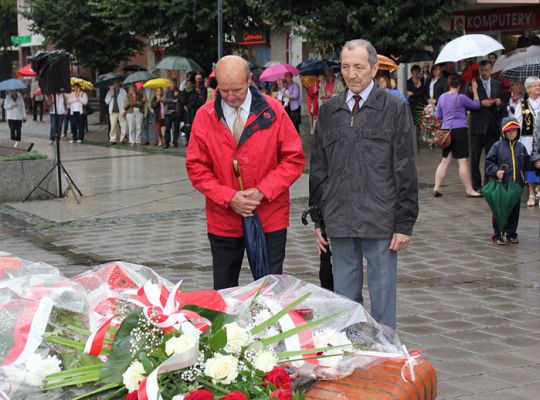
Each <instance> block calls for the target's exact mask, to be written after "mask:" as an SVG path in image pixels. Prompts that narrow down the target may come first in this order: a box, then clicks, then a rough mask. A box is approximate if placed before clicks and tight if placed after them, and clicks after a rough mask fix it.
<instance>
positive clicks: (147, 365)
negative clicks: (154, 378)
mask: <svg viewBox="0 0 540 400" xmlns="http://www.w3.org/2000/svg"><path fill="white" fill-rule="evenodd" d="M137 359H138V360H139V361H140V362H141V364H142V365H143V367H144V371H145V372H146V373H147V374H149V373H151V372H152V371H153V370H154V368H155V367H154V364H153V363H152V361H151V360H150V359H149V358H148V356H147V355H146V354H145V353H143V352H142V351H141V352H139V356H138V357H137Z"/></svg>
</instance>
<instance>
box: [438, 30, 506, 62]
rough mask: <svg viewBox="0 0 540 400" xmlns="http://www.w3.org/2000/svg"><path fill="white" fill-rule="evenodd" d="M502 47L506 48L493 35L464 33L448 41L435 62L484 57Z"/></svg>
mask: <svg viewBox="0 0 540 400" xmlns="http://www.w3.org/2000/svg"><path fill="white" fill-rule="evenodd" d="M502 49H504V46H503V45H502V44H500V43H499V42H497V41H496V40H495V39H493V38H492V37H491V36H488V35H482V34H474V35H463V36H460V37H458V38H456V39H454V40H452V41H450V42H448V43H447V44H446V45H445V46H444V47H443V49H442V50H441V52H440V53H439V56H438V57H437V59H436V60H435V64H440V63H444V62H458V61H461V60H465V59H467V58H471V57H482V56H485V55H487V54H489V53H493V52H495V51H498V50H502Z"/></svg>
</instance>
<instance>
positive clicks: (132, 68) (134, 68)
mask: <svg viewBox="0 0 540 400" xmlns="http://www.w3.org/2000/svg"><path fill="white" fill-rule="evenodd" d="M122 71H126V72H136V71H148V69H146V68H145V67H143V66H142V65H137V64H129V65H126V66H125V67H124V68H122Z"/></svg>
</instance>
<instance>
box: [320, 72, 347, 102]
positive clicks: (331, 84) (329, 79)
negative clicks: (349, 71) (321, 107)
mask: <svg viewBox="0 0 540 400" xmlns="http://www.w3.org/2000/svg"><path fill="white" fill-rule="evenodd" d="M343 89H344V86H343V83H342V82H341V79H339V78H336V76H335V75H334V71H333V70H332V68H326V70H325V71H324V81H323V82H322V84H321V87H320V88H319V100H320V101H321V103H324V102H325V101H326V100H328V99H329V98H330V97H333V96H336V95H337V94H339V93H341V91H342V90H343Z"/></svg>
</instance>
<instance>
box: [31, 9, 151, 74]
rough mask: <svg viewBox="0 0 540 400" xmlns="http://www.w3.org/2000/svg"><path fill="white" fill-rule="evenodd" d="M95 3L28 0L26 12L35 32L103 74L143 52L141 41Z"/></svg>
mask: <svg viewBox="0 0 540 400" xmlns="http://www.w3.org/2000/svg"><path fill="white" fill-rule="evenodd" d="M98 3H99V2H94V1H92V0H54V1H50V0H27V4H28V6H29V8H28V9H27V10H25V11H24V12H23V15H25V17H26V18H28V19H29V20H31V21H32V27H31V28H32V30H33V31H34V32H36V33H40V34H41V35H43V36H44V37H45V38H46V40H47V41H48V42H50V43H53V44H54V45H55V47H56V48H59V49H64V50H66V51H68V52H70V53H71V54H72V55H73V56H75V57H76V59H77V61H78V62H80V63H81V64H84V65H86V66H88V67H90V68H95V69H97V70H98V71H101V72H107V71H110V70H112V69H114V68H115V67H116V66H117V65H118V64H119V63H120V62H121V61H124V60H128V59H129V58H130V57H132V56H133V55H134V54H135V52H136V51H138V50H140V49H142V44H143V43H142V42H141V41H140V40H139V39H138V38H137V37H135V36H134V35H132V34H131V33H130V31H126V30H121V29H118V27H117V26H115V25H112V24H108V23H107V21H106V20H105V19H104V18H102V17H101V16H100V15H99V14H98V12H97V11H98V6H97V4H98Z"/></svg>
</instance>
